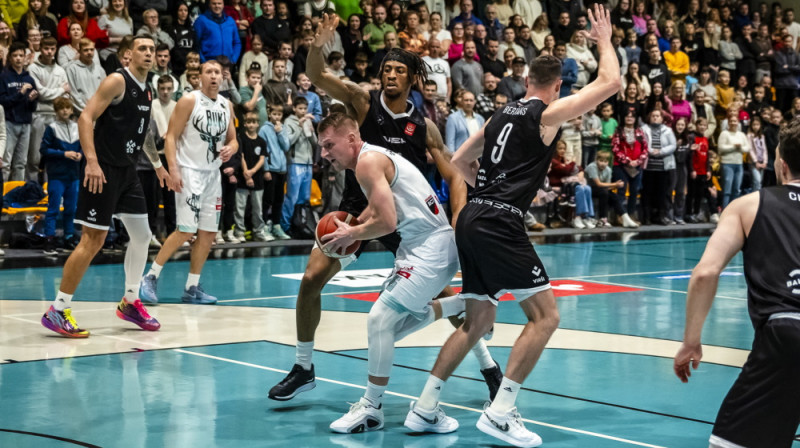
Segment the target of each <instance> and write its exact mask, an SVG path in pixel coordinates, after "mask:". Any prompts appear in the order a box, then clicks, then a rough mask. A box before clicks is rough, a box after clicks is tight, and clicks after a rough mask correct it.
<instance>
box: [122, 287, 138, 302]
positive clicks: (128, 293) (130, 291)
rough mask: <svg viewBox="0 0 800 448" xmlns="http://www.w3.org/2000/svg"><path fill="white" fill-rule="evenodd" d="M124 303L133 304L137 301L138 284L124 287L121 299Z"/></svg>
mask: <svg viewBox="0 0 800 448" xmlns="http://www.w3.org/2000/svg"><path fill="white" fill-rule="evenodd" d="M123 298H124V299H125V301H126V302H128V303H133V302H135V301H137V300H139V284H138V283H136V284H135V285H125V296H124V297H123Z"/></svg>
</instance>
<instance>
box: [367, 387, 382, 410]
mask: <svg viewBox="0 0 800 448" xmlns="http://www.w3.org/2000/svg"><path fill="white" fill-rule="evenodd" d="M385 391H386V386H378V385H377V384H372V382H371V381H367V391H366V392H364V398H366V399H367V400H368V401H369V402H370V403H372V406H373V407H375V408H380V407H381V403H382V402H383V393H384V392H385Z"/></svg>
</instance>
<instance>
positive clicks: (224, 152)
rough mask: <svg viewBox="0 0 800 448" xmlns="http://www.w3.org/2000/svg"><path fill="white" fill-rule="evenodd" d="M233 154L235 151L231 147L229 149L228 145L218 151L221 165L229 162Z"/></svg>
mask: <svg viewBox="0 0 800 448" xmlns="http://www.w3.org/2000/svg"><path fill="white" fill-rule="evenodd" d="M235 152H236V150H234V149H233V147H231V146H229V145H225V146H223V147H222V149H221V150H220V151H219V159H220V160H222V163H225V162H227V161H228V160H231V157H232V156H233V154H234V153H235Z"/></svg>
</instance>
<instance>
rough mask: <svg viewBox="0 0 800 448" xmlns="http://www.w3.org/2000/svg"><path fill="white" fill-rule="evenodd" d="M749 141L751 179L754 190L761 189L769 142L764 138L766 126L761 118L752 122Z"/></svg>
mask: <svg viewBox="0 0 800 448" xmlns="http://www.w3.org/2000/svg"><path fill="white" fill-rule="evenodd" d="M747 139H748V140H750V178H751V184H752V190H753V191H758V190H760V189H761V179H762V178H763V176H764V169H766V168H767V142H766V138H765V137H764V125H763V123H762V122H761V117H758V116H756V117H753V119H752V120H751V121H750V130H749V131H748V132H747Z"/></svg>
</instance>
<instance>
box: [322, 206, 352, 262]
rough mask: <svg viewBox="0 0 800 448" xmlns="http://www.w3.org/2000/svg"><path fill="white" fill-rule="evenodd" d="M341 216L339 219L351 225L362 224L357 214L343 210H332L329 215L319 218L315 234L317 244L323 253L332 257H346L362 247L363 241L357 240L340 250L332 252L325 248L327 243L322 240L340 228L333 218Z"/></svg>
mask: <svg viewBox="0 0 800 448" xmlns="http://www.w3.org/2000/svg"><path fill="white" fill-rule="evenodd" d="M334 217H335V218H339V221H342V222H343V223H345V224H349V225H351V226H357V225H359V224H361V223H360V222H358V218H356V217H355V216H353V215H351V214H349V213H347V212H342V211H336V212H330V213H328V214H327V215H325V216H323V217H322V219H320V220H319V223H317V231H316V232H314V236H315V237H316V239H317V245H318V246H319V248H320V249H321V250H322V253H324V254H325V255H327V256H329V257H331V258H344V257H346V256H348V255H352V254H353V253H354V252H355V251H357V250H358V248H359V247H361V241H356V242H355V243H353V244H351V245H350V246H349V247H347V248H345V249H342V250H340V251H339V252H331V251H328V250H326V249H325V248H324V246H325V243H323V242H322V237H323V236H325V235H327V234H329V233H333V232H335V231H336V229H337V228H338V227H337V226H336V222H335V221H334V220H333V218H334Z"/></svg>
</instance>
